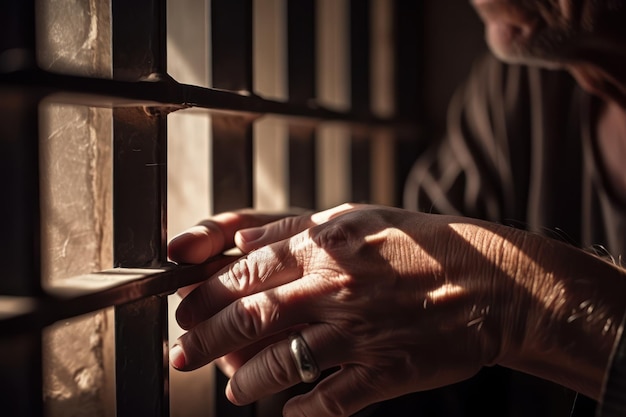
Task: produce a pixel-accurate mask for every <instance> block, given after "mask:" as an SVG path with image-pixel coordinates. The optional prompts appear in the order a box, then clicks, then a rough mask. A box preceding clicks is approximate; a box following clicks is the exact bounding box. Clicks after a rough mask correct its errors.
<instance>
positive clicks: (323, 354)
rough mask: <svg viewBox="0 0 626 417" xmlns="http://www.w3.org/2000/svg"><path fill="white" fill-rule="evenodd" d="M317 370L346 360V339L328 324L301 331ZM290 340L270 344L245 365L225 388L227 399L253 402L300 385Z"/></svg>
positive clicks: (240, 402)
mask: <svg viewBox="0 0 626 417" xmlns="http://www.w3.org/2000/svg"><path fill="white" fill-rule="evenodd" d="M300 335H301V336H302V338H303V339H304V340H305V342H306V344H307V345H308V346H309V349H310V350H311V352H312V354H313V356H314V360H315V362H316V363H317V366H318V367H319V368H320V370H328V369H331V368H334V367H337V366H339V365H340V364H341V363H343V362H345V361H346V360H348V358H347V357H346V352H347V349H346V348H345V346H346V344H347V343H346V340H344V338H343V337H341V335H340V333H338V332H336V331H334V330H333V328H332V327H331V326H330V325H327V324H326V325H323V324H320V325H311V326H308V327H305V328H302V329H301V330H300ZM289 344H290V342H289V340H288V339H287V337H286V335H283V337H282V339H281V340H280V341H277V342H276V343H274V344H272V345H269V346H268V347H266V348H265V349H263V350H262V351H260V352H259V353H258V354H257V355H255V356H254V357H253V358H252V359H250V360H249V361H247V362H246V363H244V364H243V365H242V366H241V367H240V368H239V369H238V370H237V371H236V372H235V373H234V375H233V376H232V378H231V379H230V381H229V382H228V385H227V386H226V397H227V398H228V399H229V400H230V401H231V402H232V403H234V404H236V405H245V404H249V403H252V402H254V401H256V400H258V399H260V398H263V397H265V396H267V395H270V394H274V393H277V392H280V391H282V390H284V389H286V388H288V387H291V386H294V385H296V384H298V383H300V382H302V380H301V377H300V373H299V371H298V368H297V366H296V363H295V361H294V360H293V357H292V354H291V351H290V348H289Z"/></svg>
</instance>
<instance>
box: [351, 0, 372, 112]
mask: <svg viewBox="0 0 626 417" xmlns="http://www.w3.org/2000/svg"><path fill="white" fill-rule="evenodd" d="M370 9H371V4H370V0H350V95H351V99H350V101H351V103H352V104H351V105H352V111H354V112H355V113H358V114H362V113H364V114H369V113H371V107H370V101H371V82H370V80H371V76H372V75H371V69H370V59H371V53H370V49H371V42H370V37H371V29H372V28H371V26H372V25H371V21H370Z"/></svg>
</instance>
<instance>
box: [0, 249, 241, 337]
mask: <svg viewBox="0 0 626 417" xmlns="http://www.w3.org/2000/svg"><path fill="white" fill-rule="evenodd" d="M229 262H232V259H231V258H228V257H224V258H221V257H220V258H216V259H214V260H213V261H212V262H211V263H210V264H209V263H207V264H203V265H193V266H191V265H186V266H176V267H175V266H169V267H165V268H159V269H156V268H150V269H141V268H139V269H137V268H115V269H112V270H108V271H102V272H95V273H92V274H88V275H82V276H78V277H72V278H68V279H63V280H59V281H56V282H54V285H53V286H51V287H50V288H48V289H47V291H48V292H49V295H46V296H44V297H16V296H0V339H2V338H4V337H9V336H13V335H15V334H19V333H21V332H24V331H31V330H37V329H39V328H42V327H44V326H48V325H50V324H52V323H54V322H56V321H59V320H63V319H67V318H70V317H75V316H80V315H82V314H86V313H91V312H94V311H97V310H100V309H103V308H106V307H109V306H114V305H121V304H126V303H130V302H133V301H137V300H140V299H141V298H145V297H149V296H152V295H168V294H172V293H173V292H174V291H176V290H177V289H178V288H181V287H184V286H187V285H190V284H195V283H197V282H201V281H203V280H205V279H206V277H207V276H211V275H212V274H214V273H215V272H217V271H218V270H219V269H220V268H222V267H223V266H225V265H226V263H229Z"/></svg>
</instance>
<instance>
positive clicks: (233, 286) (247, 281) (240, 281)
mask: <svg viewBox="0 0 626 417" xmlns="http://www.w3.org/2000/svg"><path fill="white" fill-rule="evenodd" d="M256 272H258V271H257V268H256V264H255V263H254V262H251V261H250V260H249V259H248V258H247V257H246V258H242V259H240V260H238V261H237V262H235V263H233V264H232V265H231V266H230V267H229V268H228V270H227V271H226V274H224V275H223V276H221V277H220V278H221V279H220V280H221V282H222V284H224V285H225V286H226V287H227V288H229V289H230V290H231V291H234V292H238V293H239V292H246V291H250V290H251V289H252V288H253V287H254V282H255V278H254V277H255V275H256Z"/></svg>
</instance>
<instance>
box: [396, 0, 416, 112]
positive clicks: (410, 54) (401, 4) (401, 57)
mask: <svg viewBox="0 0 626 417" xmlns="http://www.w3.org/2000/svg"><path fill="white" fill-rule="evenodd" d="M422 3H423V2H421V1H413V0H395V2H394V14H393V19H394V24H393V28H394V30H395V33H394V39H395V42H394V45H395V61H396V63H395V67H394V68H395V77H394V79H395V85H394V89H395V99H396V106H395V108H396V112H397V117H400V118H408V119H415V118H418V117H419V116H420V115H421V114H423V113H424V112H423V111H421V110H422V109H423V104H422V103H421V101H420V99H421V98H422V94H420V93H421V91H422V88H421V86H420V81H421V80H422V78H423V77H422V73H423V65H421V62H420V57H422V56H423V53H422V48H423V46H422V43H423V42H422V38H423V33H422V32H423V25H421V24H420V22H421V21H422V19H423V16H424V13H423V7H424V6H423V4H422Z"/></svg>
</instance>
